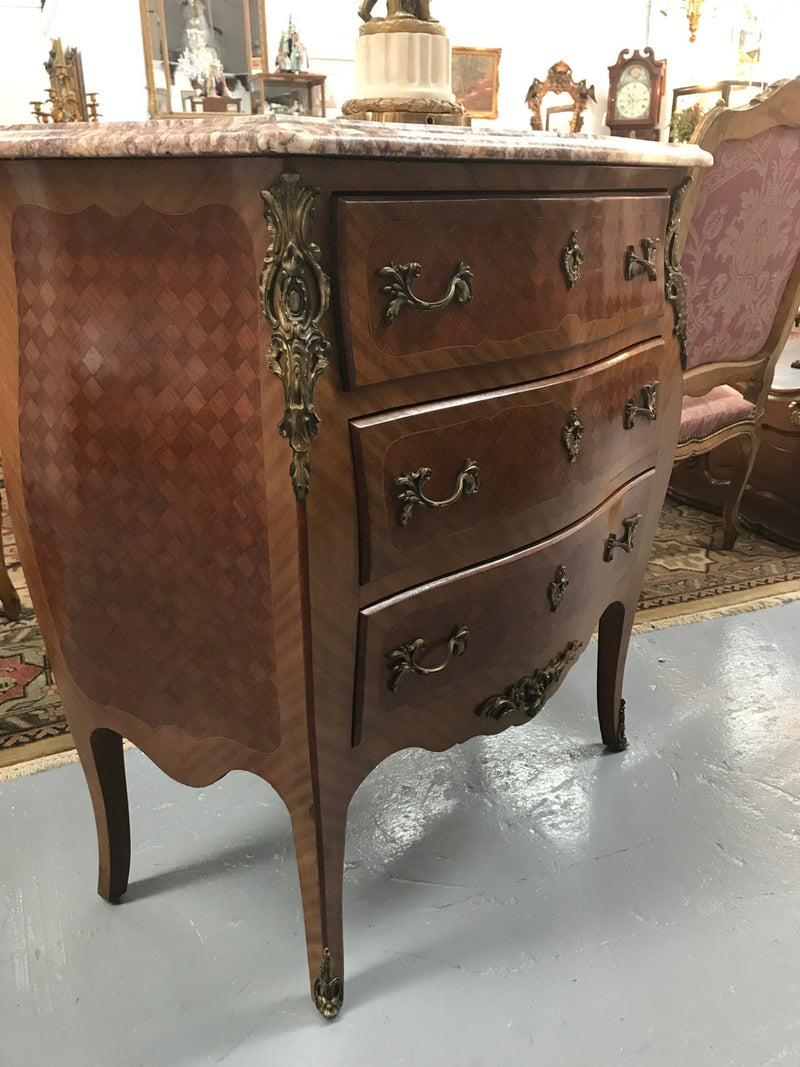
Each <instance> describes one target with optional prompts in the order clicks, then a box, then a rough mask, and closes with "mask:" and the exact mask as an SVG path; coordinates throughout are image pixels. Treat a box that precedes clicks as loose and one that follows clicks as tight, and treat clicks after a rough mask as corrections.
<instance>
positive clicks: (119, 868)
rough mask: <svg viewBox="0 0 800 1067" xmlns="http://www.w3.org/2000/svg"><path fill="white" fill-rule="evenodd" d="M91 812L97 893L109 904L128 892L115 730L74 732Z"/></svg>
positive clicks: (123, 791)
mask: <svg viewBox="0 0 800 1067" xmlns="http://www.w3.org/2000/svg"><path fill="white" fill-rule="evenodd" d="M73 738H74V740H75V747H76V748H77V750H78V755H79V756H80V759H81V766H82V767H83V772H84V774H85V775H86V782H87V784H88V786H89V794H90V796H91V798H92V806H93V808H94V819H95V824H96V827H97V847H98V852H99V874H98V879H97V892H98V893H99V894H100V896H101V897H103V899H104V900H108V901H110V902H111V903H112V904H116V903H118V902H119V899H120V897H121V896H122V895H123V893H124V892H125V890H126V889H127V888H128V874H129V872H130V862H131V831H130V818H129V813H128V787H127V783H126V780H125V760H124V754H123V751H122V738H121V737H120V735H119V734H118V733H116V732H115V731H114V730H106V729H99V730H94V731H92V733H91V734H90V735H89V736H87V735H86V734H83V733H80V732H77V733H76V732H75V731H73Z"/></svg>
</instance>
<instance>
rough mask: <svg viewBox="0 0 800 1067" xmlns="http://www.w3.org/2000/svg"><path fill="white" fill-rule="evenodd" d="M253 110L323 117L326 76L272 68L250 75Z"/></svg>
mask: <svg viewBox="0 0 800 1067" xmlns="http://www.w3.org/2000/svg"><path fill="white" fill-rule="evenodd" d="M253 96H254V98H255V101H256V104H255V110H256V111H259V112H261V113H262V114H263V113H266V112H268V111H274V112H275V113H277V114H285V115H312V116H314V117H315V118H324V117H325V75H324V74H310V73H308V72H298V73H295V72H293V71H273V72H272V74H254V75H253Z"/></svg>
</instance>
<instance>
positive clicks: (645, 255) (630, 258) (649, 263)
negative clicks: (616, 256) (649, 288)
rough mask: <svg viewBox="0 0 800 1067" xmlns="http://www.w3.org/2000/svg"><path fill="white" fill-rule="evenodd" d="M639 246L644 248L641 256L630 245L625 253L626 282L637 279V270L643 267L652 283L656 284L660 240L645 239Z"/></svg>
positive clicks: (654, 238)
mask: <svg viewBox="0 0 800 1067" xmlns="http://www.w3.org/2000/svg"><path fill="white" fill-rule="evenodd" d="M639 244H640V245H641V246H642V255H641V256H637V255H636V249H635V248H634V247H633V245H628V248H627V250H626V252H625V281H626V282H632V281H633V279H634V278H635V277H636V268H637V267H641V269H642V270H643V271H644V272H645V273H646V274H647V277H648V278H649V279H650V281H651V282H654V281H655V280H656V277H657V273H656V245H657V244H658V238H657V237H643V238H642V239H641V241H640V242H639Z"/></svg>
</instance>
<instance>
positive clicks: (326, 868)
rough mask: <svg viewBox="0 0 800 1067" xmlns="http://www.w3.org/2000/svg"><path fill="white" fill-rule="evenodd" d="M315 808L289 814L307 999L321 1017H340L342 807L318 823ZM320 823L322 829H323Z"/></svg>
mask: <svg viewBox="0 0 800 1067" xmlns="http://www.w3.org/2000/svg"><path fill="white" fill-rule="evenodd" d="M315 810H316V806H313V807H312V805H309V804H305V805H303V806H302V807H301V808H300V809H299V810H294V811H293V812H292V830H293V833H294V840H295V850H296V852H297V866H298V870H299V873H300V892H301V895H302V898H303V915H304V918H305V927H306V948H307V952H308V969H309V976H310V979H311V996H312V999H313V1000H314V1004H315V1005H316V1008H317V1010H318V1011H319V1012H320V1014H321V1015H323V1016H324V1017H325V1018H326V1019H333V1018H335V1017H336V1016H337V1015H338V1014H339V1010H340V1009H341V1006H342V1001H343V999H344V937H343V928H342V882H343V877H344V847H345V835H346V830H347V804H346V803H345V804H344V805H343V807H340V806H338V805H337V806H336V810H335V811H332V810H331V809H330V808H329V809H328V811H329V815H328V817H327V818H326V819H324V820H318V816H317V815H316V814H315ZM323 823H324V825H323Z"/></svg>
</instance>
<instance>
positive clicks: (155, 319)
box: [13, 205, 279, 748]
mask: <svg viewBox="0 0 800 1067" xmlns="http://www.w3.org/2000/svg"><path fill="white" fill-rule="evenodd" d="M13 249H14V255H15V259H16V271H17V281H18V287H19V319H20V398H19V408H20V441H21V452H22V468H23V471H24V472H25V503H26V507H27V510H28V516H29V521H30V526H31V533H32V537H33V542H34V544H35V545H36V546H37V553H38V556H37V559H38V563H39V567H40V569H41V573H42V577H43V580H44V583H45V588H46V590H47V594H48V597H49V603H50V607H51V610H52V612H53V616H54V619H55V625H56V630H57V633H58V637H59V640H60V641H61V645H62V650H63V654H64V656H65V659H66V663H67V666H68V668H69V670H70V671H71V673H72V675H73V677H74V678H75V679H76V681H77V682H78V684H79V685H80V686H81V687H82V688H83V689H84V691H85V692H86V694H87V695H88V696H89V697H91V698H92V699H93V700H95V701H98V702H99V703H101V704H110V705H113V706H115V707H119V708H121V709H123V710H125V711H129V712H131V713H132V714H134V715H136V716H137V717H139V718H141V719H142V720H144V721H145V722H147V723H149V724H150V725H153V726H159V725H163V724H175V725H179V726H183V727H184V728H185V729H186V730H187V731H188V732H189V733H190V734H193V735H199V736H215V735H216V736H224V737H233V738H235V740H237V741H239V742H241V743H242V744H245V745H250V746H256V747H260V748H264V747H272V746H274V745H275V744H277V741H278V737H279V734H278V723H277V715H276V701H275V693H274V688H273V683H272V681H271V677H273V676H274V674H273V671H274V664H273V634H272V628H271V623H270V613H269V612H270V603H269V601H270V590H269V560H268V553H267V541H266V507H265V494H266V490H265V484H264V471H263V455H262V441H261V422H260V414H259V412H260V383H259V358H260V356H259V351H258V341H257V329H258V316H259V309H258V303H257V279H256V277H255V276H254V269H253V255H252V246H251V244H250V242H249V238H248V234H247V232H246V230H245V228H244V226H243V224H242V223H241V221H240V220H239V219H238V217H237V216H236V214H235V213H234V212H233V211H232V210H231V209H229V208H226V207H223V206H209V207H206V208H203V209H201V210H199V211H195V212H193V213H190V214H186V215H180V216H166V215H162V214H159V213H158V212H156V211H153V210H151V209H149V208H139V209H137V210H136V211H135V212H133V213H132V214H130V215H128V216H125V217H122V218H116V217H113V216H110V215H107V214H106V213H104V212H103V211H101V210H100V209H98V208H90V209H88V210H85V211H81V212H78V213H75V214H71V215H59V214H55V213H53V212H51V211H48V210H46V209H43V208H40V207H36V206H33V205H27V206H23V207H21V208H20V209H19V210H18V211H17V213H16V216H15V219H14V226H13Z"/></svg>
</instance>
